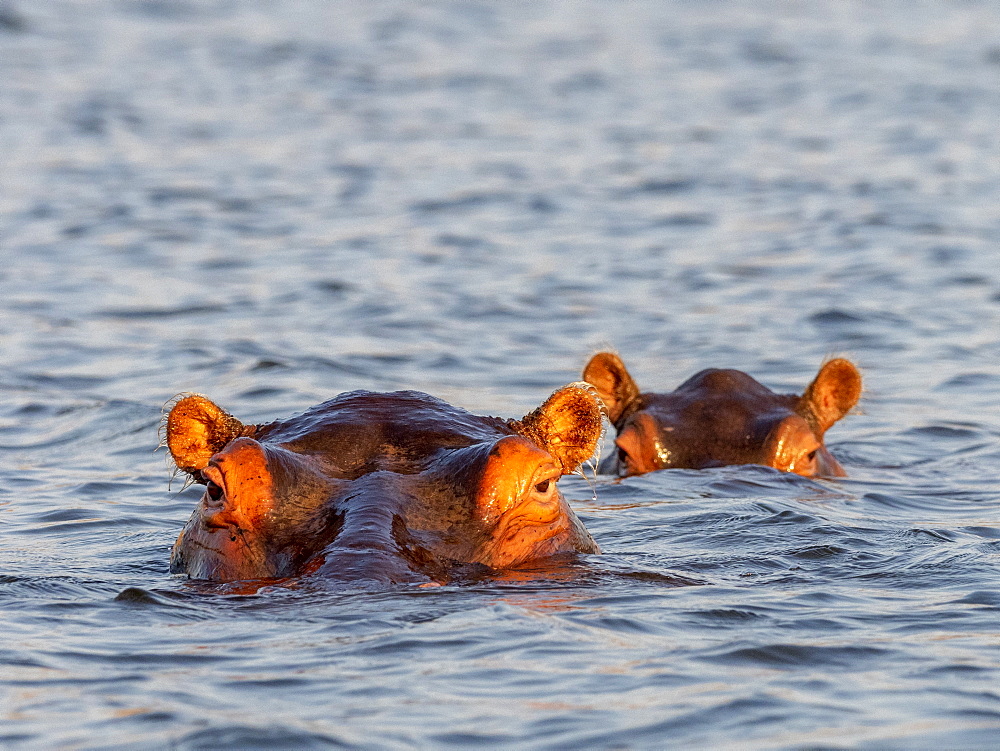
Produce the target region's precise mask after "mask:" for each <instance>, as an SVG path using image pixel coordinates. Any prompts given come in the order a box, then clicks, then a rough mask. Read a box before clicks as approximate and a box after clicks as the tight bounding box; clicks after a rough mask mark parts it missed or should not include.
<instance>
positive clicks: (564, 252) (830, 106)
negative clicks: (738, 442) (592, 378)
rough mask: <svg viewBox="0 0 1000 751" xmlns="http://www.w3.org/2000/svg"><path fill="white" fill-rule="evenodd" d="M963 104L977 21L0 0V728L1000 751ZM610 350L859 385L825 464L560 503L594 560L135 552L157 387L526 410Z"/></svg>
mask: <svg viewBox="0 0 1000 751" xmlns="http://www.w3.org/2000/svg"><path fill="white" fill-rule="evenodd" d="M998 123H1000V6H998V5H996V4H995V3H994V2H992V1H991V0H963V1H962V2H944V1H943V0H941V1H936V0H921V1H920V2H913V1H912V0H865V1H864V2H861V1H860V0H859V1H849V0H829V1H827V2H823V1H821V0H818V1H817V2H797V1H793V0H787V1H783V0H763V1H762V2H754V3H750V2H737V1H736V0H703V1H696V0H669V1H668V0H658V1H657V2H622V1H618V0H592V1H590V2H585V1H584V2H556V1H554V0H552V1H549V0H533V1H532V2H521V1H514V2H502V3H501V2H488V1H487V0H483V1H481V2H480V1H474V0H454V1H451V0H441V1H439V2H428V3H402V2H387V1H383V0H378V1H374V2H364V3H327V2H322V0H312V1H310V0H267V1H264V2H257V3H241V2H235V1H234V0H203V1H198V2H195V1H194V0H104V1H101V2H74V1H72V0H0V251H2V253H0V259H2V263H0V356H2V367H0V634H2V636H0V746H3V747H9V748H14V749H20V748H25V749H27V748H65V749H98V748H101V749H104V748H112V749H144V748H149V749H158V748H177V749H196V748H211V749H218V748H238V749H248V748H268V749H272V748H296V749H298V748H329V747H345V748H373V749H374V748H379V749H382V748H389V749H410V748H452V747H455V748H474V747H484V748H486V747H488V748H497V747H506V748H533V749H534V748H538V749H556V748H559V749H571V748H572V749H578V748H636V749H644V748H663V747H678V748H706V747H720V748H741V749H742V748H754V749H758V748H759V749H846V748H868V749H938V748H952V749H954V748H989V747H997V746H998V745H1000V409H998V402H1000V325H998V324H1000V248H998V245H1000V128H998ZM605 347H611V348H614V349H615V350H617V351H618V352H619V353H620V354H621V356H622V357H623V358H624V360H625V361H626V363H627V364H628V365H629V366H630V367H631V369H632V370H633V373H634V375H635V376H636V377H637V379H638V380H639V381H640V383H641V384H643V385H645V386H647V387H651V388H652V387H655V388H660V389H663V390H666V389H669V388H672V387H674V386H676V385H677V384H679V383H680V382H681V381H683V380H684V379H686V378H687V377H688V376H690V375H691V374H692V373H694V372H695V371H696V370H699V369H701V368H704V367H710V366H718V367H737V368H741V369H743V370H746V371H747V372H749V373H751V374H752V375H754V376H756V377H757V378H758V379H759V380H761V381H762V382H764V383H765V384H767V385H769V386H771V387H772V388H774V389H776V390H779V391H798V390H800V389H801V388H802V387H804V386H805V384H806V383H807V382H808V381H809V380H810V378H811V377H812V376H813V374H815V372H816V370H817V369H818V367H819V365H820V364H821V363H822V361H823V360H824V358H827V357H830V356H833V355H841V356H847V357H850V358H852V359H853V360H855V361H856V362H857V363H858V364H859V366H860V367H861V368H862V369H863V371H864V377H865V395H864V398H863V400H862V403H861V406H860V408H859V410H858V411H857V413H856V414H852V415H850V416H849V417H847V418H846V419H845V420H844V421H843V422H842V423H840V424H838V425H837V426H836V427H834V428H833V429H832V430H831V431H830V433H829V435H828V443H829V444H830V446H831V448H832V450H833V452H834V453H835V455H836V456H837V457H838V458H839V459H840V461H841V462H842V463H843V465H844V466H845V468H846V470H847V471H848V473H849V475H850V477H849V479H845V480H837V481H825V480H819V481H811V480H807V479H803V478H800V477H796V476H789V475H782V474H779V473H777V472H775V471H772V470H767V469H764V468H760V467H727V468H722V469H717V470H706V471H688V470H672V471H665V472H659V473H654V474H651V475H646V476H643V477H639V478H633V479H627V480H625V481H622V482H620V483H616V482H614V481H613V480H612V479H611V478H606V477H599V478H597V479H596V481H595V480H594V478H593V477H587V478H582V477H569V478H566V479H564V480H563V482H562V486H563V489H564V492H565V494H566V495H567V497H568V498H569V499H570V500H571V502H572V503H573V505H574V507H575V508H576V509H577V510H578V512H579V514H580V516H581V518H583V520H584V521H585V523H586V524H587V526H588V527H589V528H590V530H591V531H592V533H593V534H594V536H595V538H596V539H597V540H598V541H599V543H600V544H601V546H602V547H603V549H604V554H603V555H600V556H584V557H581V558H580V559H579V560H577V561H576V562H574V563H573V564H572V565H570V566H561V567H552V566H545V565H539V566H538V567H536V568H535V569H534V570H532V571H527V572H518V573H517V574H516V575H515V574H510V575H507V576H498V577H496V578H486V579H483V580H481V581H478V580H477V581H467V582H463V583H460V584H450V585H446V586H443V587H438V588H431V589H414V588H409V587H399V588H387V589H384V590H371V589H368V590H361V589H357V590H354V589H346V590H343V591H325V592H317V591H315V590H312V589H310V588H308V587H306V588H273V589H270V590H263V591H262V592H261V593H259V594H257V595H248V596H244V595H234V594H222V593H219V592H218V591H214V590H212V589H211V588H207V589H206V588H204V587H199V586H193V585H191V584H190V583H188V582H186V581H184V580H183V579H182V578H179V577H175V576H171V575H170V574H169V573H168V570H167V560H168V555H169V549H170V545H171V543H172V542H173V540H174V538H175V536H176V534H177V532H178V531H179V530H180V528H181V526H182V525H183V523H184V521H185V520H186V519H187V517H188V515H189V514H190V512H191V510H192V508H193V506H194V504H195V502H196V500H197V498H198V490H197V489H196V488H189V489H186V490H185V489H182V488H181V483H179V482H177V481H175V482H174V483H173V485H172V486H169V485H168V483H169V481H170V477H171V473H170V466H169V462H168V461H167V458H166V457H165V454H164V452H163V451H162V450H160V451H158V452H157V451H154V449H155V448H156V445H157V442H158V437H157V428H158V425H159V422H160V416H161V407H162V405H163V404H164V403H165V402H167V401H168V400H169V399H170V398H171V397H173V396H174V395H175V394H177V393H178V392H182V391H197V392H201V393H205V394H208V395H209V396H211V397H212V398H213V399H215V400H216V401H218V402H219V403H220V404H222V405H223V406H225V407H227V408H228V409H229V410H231V411H232V412H234V413H235V414H237V415H238V416H240V417H241V418H243V419H244V420H247V421H254V420H267V419H273V418H277V417H280V416H284V415H287V414H290V413H293V412H296V411H299V410H302V409H305V408H307V407H309V406H311V405H313V404H315V403H317V402H319V401H322V400H325V399H328V398H330V397H332V396H333V395H335V394H337V393H340V392H342V391H348V390H353V389H358V388H367V389H375V390H393V389H401V388H413V389H420V390H424V391H427V392H430V393H432V394H435V395H437V396H440V397H442V398H445V399H447V400H449V401H451V402H452V403H454V404H457V405H459V406H462V407H464V408H466V409H469V410H471V411H474V412H478V413H483V414H494V415H500V416H504V417H516V416H519V415H522V414H524V413H525V412H527V411H529V410H530V409H532V408H533V407H535V406H537V405H538V404H539V403H540V402H541V401H542V400H543V399H544V398H545V397H546V396H547V395H548V394H549V393H550V392H551V391H552V390H553V389H554V388H556V387H557V386H559V385H561V384H564V383H566V382H568V381H573V380H576V379H578V378H579V374H580V370H581V368H582V366H583V365H584V363H585V362H586V360H587V358H588V357H589V356H590V355H591V354H592V353H593V352H595V351H597V350H599V349H601V348H605ZM609 445H610V440H609V439H606V441H605V447H606V450H607V447H608V446H609ZM595 494H596V495H595Z"/></svg>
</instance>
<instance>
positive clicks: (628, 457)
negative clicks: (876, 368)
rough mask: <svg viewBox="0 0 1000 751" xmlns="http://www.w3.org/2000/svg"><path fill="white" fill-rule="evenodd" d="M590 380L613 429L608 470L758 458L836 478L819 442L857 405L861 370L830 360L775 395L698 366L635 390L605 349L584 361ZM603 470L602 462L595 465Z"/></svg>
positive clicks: (743, 378)
mask: <svg viewBox="0 0 1000 751" xmlns="http://www.w3.org/2000/svg"><path fill="white" fill-rule="evenodd" d="M583 378H584V380H585V381H587V382H588V383H590V384H592V385H593V386H594V388H596V389H597V391H598V393H599V394H600V395H601V399H602V400H603V401H604V404H605V406H606V407H607V413H608V417H609V418H610V420H611V422H612V423H613V424H614V426H615V428H616V430H617V431H618V437H617V439H616V440H615V444H616V445H617V447H618V452H617V456H616V457H614V458H613V460H612V461H613V463H614V467H613V468H611V469H612V470H613V471H616V472H618V473H619V474H623V475H638V474H642V473H644V472H651V471H652V470H656V469H667V468H677V467H687V468H692V469H701V468H704V467H718V466H723V465H727V464H763V465H766V466H768V467H774V468H775V469H780V470H784V471H786V472H795V473H796V474H800V475H805V476H806V477H815V476H827V477H842V476H844V474H845V473H844V470H843V468H842V467H841V466H840V464H838V463H837V460H836V459H834V458H833V456H832V455H831V454H830V452H829V451H828V450H827V449H826V447H825V446H824V445H823V436H824V434H825V433H826V431H827V429H828V428H829V427H830V426H831V425H833V424H834V423H835V422H837V421H838V420H839V419H840V418H842V417H843V416H844V415H845V414H847V412H848V411H849V410H850V409H851V408H852V407H854V405H855V404H857V402H858V399H859V398H860V396H861V374H860V373H859V372H858V369H857V368H856V367H855V366H854V365H853V364H851V363H850V362H848V361H847V360H842V359H837V360H831V361H830V362H828V363H826V364H825V365H824V366H823V367H822V368H820V371H819V373H818V374H817V376H816V378H815V379H814V380H813V382H812V383H811V384H809V387H808V388H806V390H805V393H804V394H802V395H801V396H796V395H784V394H776V393H774V392H773V391H771V390H770V389H769V388H767V387H766V386H762V385H761V384H760V383H758V382H757V381H755V380H754V379H753V378H751V377H750V376H748V375H747V374H746V373H743V372H742V371H739V370H718V369H710V370H703V371H701V372H700V373H697V374H695V375H694V376H692V377H691V378H689V379H688V380H687V381H685V382H684V383H682V384H681V385H680V386H679V387H678V388H677V389H676V390H675V391H672V392H670V393H666V394H656V393H652V392H640V391H639V387H638V386H636V384H635V381H633V380H632V377H631V376H630V375H629V372H628V371H627V370H626V369H625V365H624V364H623V363H622V361H621V360H620V359H619V358H618V356H617V355H614V354H612V353H610V352H601V353H599V354H597V355H594V357H593V358H592V359H591V360H590V362H589V363H588V364H587V367H586V368H585V369H584V371H583ZM602 469H603V467H602Z"/></svg>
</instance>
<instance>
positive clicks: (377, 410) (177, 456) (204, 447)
mask: <svg viewBox="0 0 1000 751" xmlns="http://www.w3.org/2000/svg"><path fill="white" fill-rule="evenodd" d="M601 432H602V424H601V405H600V401H599V399H598V397H597V395H596V393H595V392H594V390H593V389H592V388H591V387H590V386H588V385H587V384H584V383H577V384H570V385H568V386H565V387H563V388H561V389H559V390H557V391H556V392H555V393H553V394H552V395H551V396H550V397H549V398H548V399H547V400H546V401H545V402H544V403H543V404H542V405H541V406H540V407H538V409H536V410H534V411H533V412H531V413H530V414H528V415H527V416H525V417H523V418H522V419H520V420H504V419H500V418H496V417H481V416H478V415H474V414H471V413H469V412H466V411H465V410H463V409H459V408H457V407H454V406H451V405H450V404H447V403H446V402H444V401H441V400H440V399H437V398H435V397H432V396H429V395H427V394H424V393H420V392H416V391H397V392H393V393H373V392H369V391H354V392H350V393H345V394H341V395H340V396H337V397H336V398H334V399H332V400H330V401H327V402H324V403H322V404H320V405H318V406H315V407H313V408H311V409H308V410H306V411H305V412H303V413H301V414H297V415H295V416H293V417H289V418H286V419H283V420H277V421H275V422H270V423H266V424H260V425H245V424H243V423H242V422H241V421H240V420H238V419H237V418H235V417H233V416H232V415H231V414H229V413H228V412H226V411H225V410H224V409H222V408H221V407H219V406H217V405H216V404H214V403H213V402H212V401H210V400H209V399H207V398H205V397H203V396H199V395H186V396H183V397H182V398H180V399H179V400H178V401H177V402H176V403H175V404H174V406H173V407H172V409H171V410H170V412H169V414H168V415H167V417H166V419H165V433H166V444H167V447H168V449H169V451H170V454H171V456H172V457H173V460H174V463H175V464H176V465H177V468H178V470H180V471H181V472H183V473H187V475H189V476H190V478H191V479H192V480H193V481H194V482H197V483H201V484H202V485H204V486H205V492H204V495H202V497H201V500H200V502H199V503H198V506H197V508H196V509H195V510H194V513H193V514H192V515H191V518H190V519H189V520H188V522H187V524H186V525H185V526H184V528H183V530H182V531H181V533H180V535H179V537H178V538H177V541H176V543H175V544H174V546H173V551H172V554H171V558H170V570H171V572H173V573H182V574H187V575H188V576H189V577H190V578H192V579H203V580H210V581H215V582H234V581H244V580H261V579H264V580H275V579H279V580H282V579H289V578H296V577H300V578H301V577H305V576H310V577H327V578H329V579H339V580H350V581H358V580H374V581H377V582H387V583H407V582H428V583H433V582H440V581H444V580H448V578H449V571H452V570H454V569H455V567H460V566H461V565H462V564H478V565H480V566H485V567H488V569H486V570H490V569H505V568H510V567H517V566H519V565H521V564H524V563H527V562H530V561H535V560H537V559H543V558H546V557H549V556H555V555H557V554H562V553H575V552H579V553H598V552H600V550H599V548H598V546H597V544H596V543H595V542H594V539H593V538H592V537H591V536H590V534H589V533H588V532H587V530H586V529H585V528H584V526H583V524H582V523H581V521H580V520H579V518H577V516H576V515H575V514H574V513H573V511H572V509H571V508H570V507H569V505H568V504H567V503H566V500H565V499H564V498H563V496H562V495H561V494H560V492H559V490H558V488H557V487H556V483H557V481H558V480H559V478H560V477H561V476H563V475H565V474H569V473H572V472H575V471H577V470H578V468H579V467H580V466H581V465H582V463H583V462H585V461H587V460H588V459H590V458H591V457H592V456H593V455H594V453H595V449H596V446H597V443H598V440H599V438H600V436H601ZM473 568H475V566H473Z"/></svg>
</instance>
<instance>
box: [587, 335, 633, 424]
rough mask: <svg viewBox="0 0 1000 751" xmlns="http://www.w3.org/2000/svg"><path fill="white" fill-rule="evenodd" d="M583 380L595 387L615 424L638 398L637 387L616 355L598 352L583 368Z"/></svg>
mask: <svg viewBox="0 0 1000 751" xmlns="http://www.w3.org/2000/svg"><path fill="white" fill-rule="evenodd" d="M583 380H585V381H586V382H587V383H589V384H590V385H591V386H593V387H594V388H595V389H597V393H598V395H599V396H600V397H601V401H602V402H604V406H605V407H606V408H607V410H608V419H609V420H611V422H612V423H613V424H617V423H618V420H619V419H620V418H621V416H622V414H623V413H624V412H625V409H626V408H627V407H628V405H629V404H631V403H632V402H633V401H635V400H636V399H638V398H639V387H638V386H636V385H635V381H633V380H632V376H631V375H629V372H628V370H626V369H625V364H624V363H623V362H622V361H621V358H620V357H618V355H616V354H613V353H611V352H598V353H597V354H596V355H594V356H593V357H592V358H590V362H588V363H587V367H585V368H584V369H583Z"/></svg>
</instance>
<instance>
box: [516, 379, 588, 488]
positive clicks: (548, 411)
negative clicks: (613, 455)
mask: <svg viewBox="0 0 1000 751" xmlns="http://www.w3.org/2000/svg"><path fill="white" fill-rule="evenodd" d="M511 427H513V428H514V430H515V431H516V432H518V433H520V434H521V435H523V436H524V437H526V438H528V439H530V440H531V441H532V442H534V444H535V445H536V446H538V447H539V448H542V449H544V450H545V451H548V452H549V453H550V454H551V455H552V457H553V458H554V459H555V460H556V461H557V462H559V464H560V465H561V467H562V473H563V474H564V475H568V474H570V473H571V472H575V471H576V469H577V467H579V466H580V465H581V464H583V463H584V462H585V461H587V460H588V459H589V458H590V457H592V456H593V455H594V451H595V450H596V449H597V442H598V440H600V437H601V431H602V427H601V403H600V401H599V400H598V398H597V394H596V393H595V391H594V389H593V388H592V387H591V386H590V385H589V384H586V383H571V384H569V385H568V386H563V387H562V388H561V389H559V390H558V391H556V392H555V393H554V394H552V396H550V397H549V398H548V399H546V400H545V403H544V404H543V405H542V406H541V407H539V408H538V409H536V410H535V411H534V412H532V413H531V414H529V415H525V417H524V418H523V419H522V420H520V421H516V420H515V421H513V422H512V423H511Z"/></svg>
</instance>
